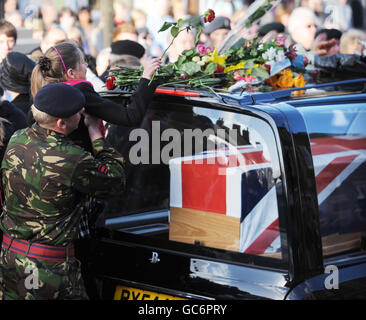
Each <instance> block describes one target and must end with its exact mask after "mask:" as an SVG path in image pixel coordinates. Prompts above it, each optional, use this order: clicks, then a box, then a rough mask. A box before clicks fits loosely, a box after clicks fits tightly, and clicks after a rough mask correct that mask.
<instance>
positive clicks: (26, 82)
mask: <svg viewBox="0 0 366 320" xmlns="http://www.w3.org/2000/svg"><path fill="white" fill-rule="evenodd" d="M35 65H36V64H35V63H34V61H32V60H31V59H29V58H28V57H27V56H26V55H25V54H23V53H20V52H10V53H9V54H8V55H7V57H6V58H5V59H4V60H3V61H2V62H1V64H0V86H1V87H2V88H3V89H6V90H11V91H14V92H18V93H29V92H30V77H31V75H32V71H33V68H34V67H35Z"/></svg>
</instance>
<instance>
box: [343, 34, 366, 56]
mask: <svg viewBox="0 0 366 320" xmlns="http://www.w3.org/2000/svg"><path fill="white" fill-rule="evenodd" d="M359 40H361V41H365V40H366V33H365V32H363V31H361V30H358V29H349V30H348V31H346V32H344V33H343V34H342V36H341V39H340V42H339V47H340V52H341V53H351V54H353V53H354V52H350V51H349V50H350V49H351V48H353V47H354V46H356V45H359Z"/></svg>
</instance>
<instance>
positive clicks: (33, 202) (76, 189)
mask: <svg viewBox="0 0 366 320" xmlns="http://www.w3.org/2000/svg"><path fill="white" fill-rule="evenodd" d="M84 105H85V98H84V95H83V94H82V93H81V92H80V91H79V90H78V89H76V88H74V87H72V86H69V85H66V84H62V83H56V84H50V85H47V86H45V87H43V88H42V89H41V90H40V91H39V92H38V93H37V95H36V97H35V100H34V106H32V111H33V115H34V118H35V119H36V121H37V123H35V124H34V125H33V126H32V127H31V128H27V129H23V130H19V131H17V132H16V133H15V134H14V135H13V137H12V138H11V140H10V142H9V144H8V148H7V151H6V154H5V157H4V160H3V163H2V168H1V169H2V179H3V188H4V196H5V203H4V208H3V214H2V215H1V217H0V228H1V229H2V231H3V232H4V237H3V244H2V248H1V256H0V298H2V299H86V298H87V296H86V293H85V289H84V284H83V281H82V278H81V273H80V262H79V261H78V260H77V259H75V257H74V248H73V240H74V239H75V238H76V235H77V232H78V230H77V229H78V224H79V219H80V212H81V211H82V208H81V206H82V204H83V203H84V201H83V199H84V197H85V196H86V195H87V194H93V195H98V196H107V195H117V194H119V193H121V192H122V190H123V188H124V184H125V175H124V168H123V162H124V160H123V158H122V157H121V156H120V155H119V154H118V153H117V152H116V151H115V150H114V149H113V148H112V147H111V146H110V145H109V144H108V142H107V141H106V140H104V138H102V135H101V132H100V130H99V120H98V119H95V118H93V117H90V116H88V115H85V124H86V125H87V127H88V130H89V135H90V139H91V141H92V145H93V153H94V155H92V154H91V153H89V152H87V151H85V150H84V149H83V148H81V147H80V146H77V145H76V144H75V143H74V142H72V141H71V140H70V139H69V138H68V137H67V136H68V135H69V134H70V133H71V132H72V131H73V130H75V129H76V128H77V127H78V123H79V121H80V113H81V110H83V106H84ZM50 116H51V117H50ZM49 119H51V120H52V123H53V124H52V125H50V124H49V123H50V122H49V121H50V120H49ZM46 123H48V124H46Z"/></svg>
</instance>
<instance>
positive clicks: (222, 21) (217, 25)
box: [203, 16, 231, 35]
mask: <svg viewBox="0 0 366 320" xmlns="http://www.w3.org/2000/svg"><path fill="white" fill-rule="evenodd" d="M218 29H227V30H231V25H230V19H229V18H227V17H223V16H219V17H216V18H215V19H214V20H213V21H212V22H210V23H207V24H206V26H205V28H204V29H203V32H204V33H205V34H207V35H209V34H210V33H212V32H214V31H216V30H218Z"/></svg>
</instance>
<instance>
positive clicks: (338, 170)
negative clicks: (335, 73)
mask: <svg viewBox="0 0 366 320" xmlns="http://www.w3.org/2000/svg"><path fill="white" fill-rule="evenodd" d="M298 110H299V111H300V112H301V113H302V114H303V117H304V119H305V122H306V125H307V129H308V132H309V135H310V142H311V147H312V153H313V162H314V168H315V176H316V187H317V192H318V204H319V217H320V226H321V233H322V243H323V254H324V256H332V255H336V254H340V253H343V252H347V251H355V250H356V251H358V250H360V249H361V248H362V246H363V241H364V240H363V239H365V235H366V126H365V123H366V105H365V104H364V103H352V104H346V105H345V104H343V105H328V106H312V107H301V108H298Z"/></svg>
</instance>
